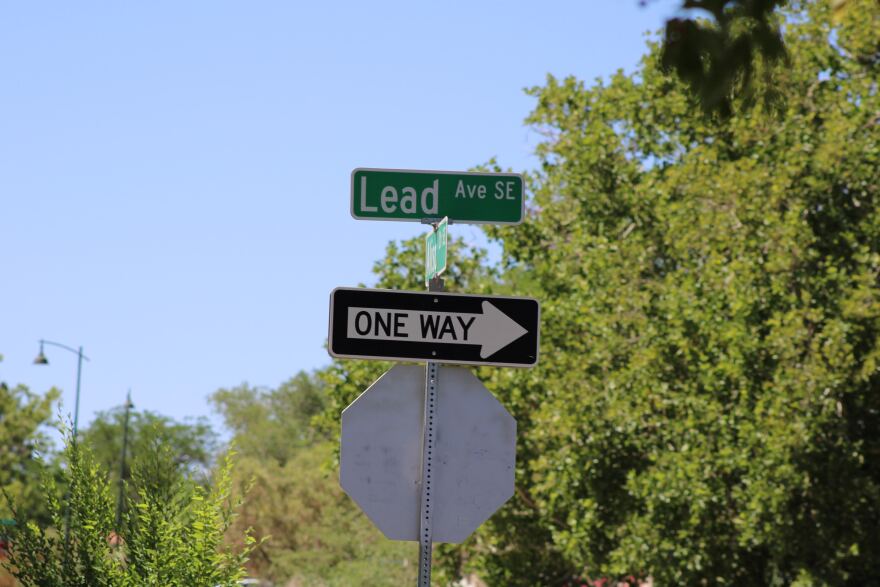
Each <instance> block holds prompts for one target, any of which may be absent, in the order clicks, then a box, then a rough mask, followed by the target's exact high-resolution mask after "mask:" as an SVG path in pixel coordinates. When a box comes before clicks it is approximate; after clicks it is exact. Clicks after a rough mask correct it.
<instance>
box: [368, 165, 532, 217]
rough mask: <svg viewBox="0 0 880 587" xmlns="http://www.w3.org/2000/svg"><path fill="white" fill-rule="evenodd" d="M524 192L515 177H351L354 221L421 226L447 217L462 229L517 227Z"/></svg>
mask: <svg viewBox="0 0 880 587" xmlns="http://www.w3.org/2000/svg"><path fill="white" fill-rule="evenodd" d="M524 205H525V189H524V184H523V178H522V175H519V174H517V173H459V172H452V171H411V170H402V169H362V168H358V169H355V170H354V171H352V172H351V215H352V216H353V217H354V218H355V219H357V220H396V221H403V222H421V221H422V220H435V221H436V220H439V219H440V218H443V217H447V218H449V219H450V220H451V221H452V222H457V223H464V224H519V223H521V222H522V220H523V207H524Z"/></svg>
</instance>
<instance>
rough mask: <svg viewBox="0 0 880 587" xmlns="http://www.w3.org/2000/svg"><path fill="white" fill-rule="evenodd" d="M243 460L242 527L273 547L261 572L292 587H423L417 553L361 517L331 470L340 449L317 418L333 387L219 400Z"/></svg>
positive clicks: (295, 381) (227, 392) (226, 392)
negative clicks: (417, 585)
mask: <svg viewBox="0 0 880 587" xmlns="http://www.w3.org/2000/svg"><path fill="white" fill-rule="evenodd" d="M211 402H212V403H213V405H214V407H215V409H217V411H218V412H220V414H221V415H222V416H223V418H224V420H225V422H226V426H227V427H228V428H229V429H230V430H231V431H232V433H233V436H232V439H231V442H232V443H233V444H234V445H235V446H236V448H237V450H238V451H239V462H238V465H237V467H236V474H235V479H236V484H237V485H238V486H239V487H247V488H248V490H249V493H248V496H249V499H248V501H247V502H246V503H245V504H244V506H243V507H242V509H241V512H240V514H241V515H240V517H239V518H238V519H237V520H236V522H235V524H234V526H233V527H232V533H233V534H235V535H237V536H241V535H242V533H241V530H242V529H244V528H249V527H251V528H253V529H254V533H255V535H256V536H258V537H265V538H267V539H266V541H265V542H264V543H262V544H261V545H260V547H259V548H258V549H257V550H256V551H255V552H254V554H253V557H252V560H251V564H250V568H251V569H252V570H253V573H254V574H256V575H259V576H261V577H266V578H268V579H272V580H275V581H278V582H279V583H282V584H285V583H287V581H289V580H291V579H293V580H295V581H296V584H299V585H322V586H326V585H330V586H332V585H339V586H347V585H375V586H377V587H380V586H388V587H391V586H396V585H401V584H406V583H413V582H415V578H416V577H415V575H416V561H415V560H413V558H414V555H415V550H413V549H412V548H407V546H408V545H401V544H399V543H391V542H389V541H387V540H385V539H384V537H382V535H381V533H379V531H378V530H376V529H375V528H373V527H372V525H371V524H370V522H369V521H368V520H366V519H364V518H363V516H361V515H359V514H358V513H357V506H355V505H354V504H353V503H352V502H351V500H350V499H349V498H348V497H347V496H346V495H345V494H344V493H343V492H342V490H341V489H340V488H339V483H338V480H337V477H336V475H335V473H334V472H333V470H332V469H331V468H330V467H329V466H328V463H330V462H331V461H332V459H333V455H334V451H335V446H334V444H332V443H331V442H328V440H327V436H326V434H324V433H322V432H320V431H318V430H316V429H315V428H314V427H313V426H312V424H311V420H312V418H313V417H314V416H315V415H317V414H319V413H321V411H322V410H323V409H324V404H325V402H326V390H325V386H324V384H323V382H322V381H321V380H320V379H317V378H316V377H315V376H314V375H310V374H308V373H304V372H301V373H299V374H297V375H296V376H295V377H293V378H291V379H290V380H289V381H287V382H285V383H283V384H282V385H281V386H279V387H278V388H277V389H256V388H254V387H251V386H248V385H241V386H239V387H235V388H232V389H221V390H218V391H217V392H215V393H214V394H213V395H212V397H211Z"/></svg>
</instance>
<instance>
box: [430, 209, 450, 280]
mask: <svg viewBox="0 0 880 587" xmlns="http://www.w3.org/2000/svg"><path fill="white" fill-rule="evenodd" d="M447 226H449V218H444V219H443V220H441V221H440V222H439V223H438V224H437V226H436V228H434V230H432V231H431V232H430V233H428V235H427V236H425V285H428V282H429V281H431V280H432V279H434V278H435V277H437V276H438V275H440V274H441V273H443V272H444V271H446V227H447Z"/></svg>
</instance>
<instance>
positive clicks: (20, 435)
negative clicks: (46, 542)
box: [0, 356, 59, 518]
mask: <svg viewBox="0 0 880 587" xmlns="http://www.w3.org/2000/svg"><path fill="white" fill-rule="evenodd" d="M0 360H2V356H0ZM58 396H59V393H58V390H56V389H51V390H49V392H47V393H46V394H44V395H38V394H35V393H33V392H31V391H30V390H28V388H27V387H25V386H24V385H16V386H15V387H9V386H8V385H7V384H6V383H5V382H0V491H2V492H3V493H5V494H6V495H7V496H9V497H11V498H12V499H14V500H15V502H16V503H18V504H19V507H20V509H22V510H23V511H26V512H28V514H29V515H36V516H40V515H45V511H43V512H40V507H39V503H40V500H39V491H38V489H37V486H38V480H39V478H40V473H41V472H42V471H43V468H44V467H43V462H42V461H40V460H38V459H36V458H35V456H36V455H37V454H38V453H40V452H43V453H44V454H45V452H46V451H47V448H48V446H49V442H48V439H47V437H46V435H45V434H44V431H43V429H44V428H45V426H46V425H47V424H48V423H49V420H50V418H51V417H52V406H53V404H54V403H55V401H56V400H57V399H58ZM11 517H12V513H11V511H10V510H9V507H8V504H7V503H6V500H3V499H0V518H11Z"/></svg>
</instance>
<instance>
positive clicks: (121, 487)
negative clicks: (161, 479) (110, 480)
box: [116, 389, 134, 540]
mask: <svg viewBox="0 0 880 587" xmlns="http://www.w3.org/2000/svg"><path fill="white" fill-rule="evenodd" d="M133 407H134V404H133V403H131V390H130V389H129V390H128V397H126V399H125V420H123V424H122V465H121V466H120V468H119V498H118V499H117V501H116V535H117V540H118V536H119V527H120V526H121V525H122V505H123V493H124V490H125V453H126V450H127V449H128V416H129V413H130V412H131V409H132V408H133Z"/></svg>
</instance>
